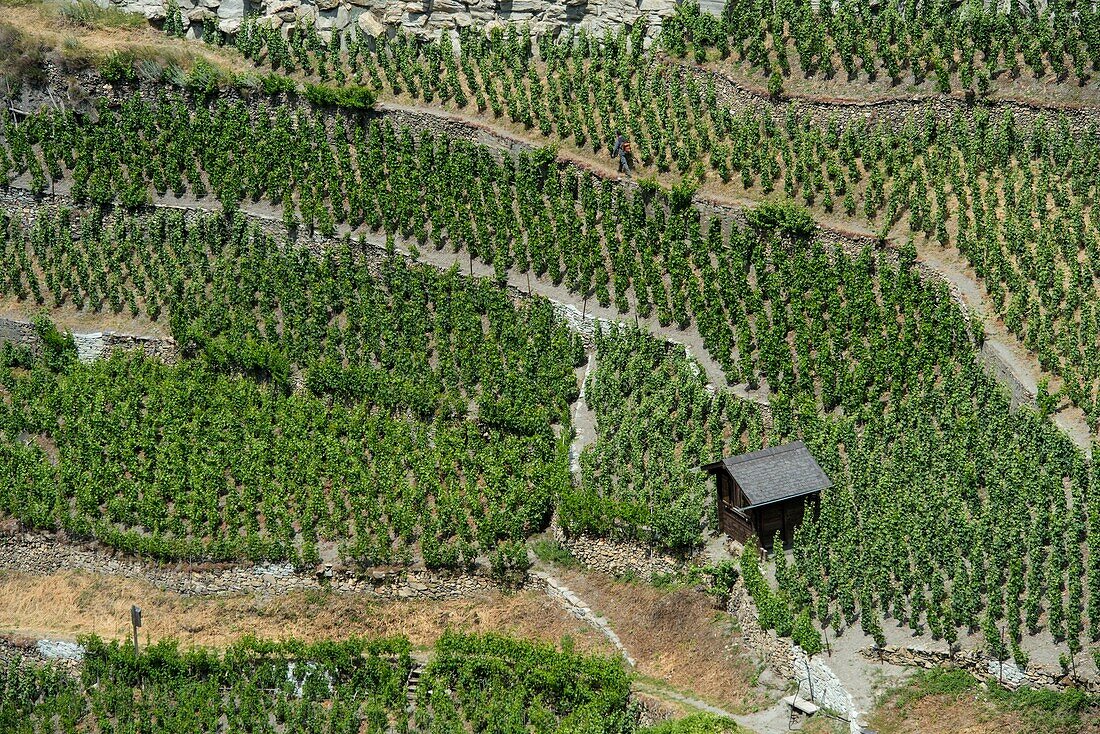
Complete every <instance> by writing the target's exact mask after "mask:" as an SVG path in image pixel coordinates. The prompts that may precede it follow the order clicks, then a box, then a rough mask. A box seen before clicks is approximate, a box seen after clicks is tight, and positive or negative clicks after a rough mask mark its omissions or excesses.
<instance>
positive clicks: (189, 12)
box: [96, 0, 722, 43]
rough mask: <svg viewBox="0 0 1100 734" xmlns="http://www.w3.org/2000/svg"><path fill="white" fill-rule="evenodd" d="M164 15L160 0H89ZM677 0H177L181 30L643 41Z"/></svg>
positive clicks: (706, 0)
mask: <svg viewBox="0 0 1100 734" xmlns="http://www.w3.org/2000/svg"><path fill="white" fill-rule="evenodd" d="M96 1H97V2H98V3H99V4H101V5H104V6H107V5H113V6H115V7H119V8H122V9H124V10H128V11H131V12H136V13H141V14H142V15H144V16H145V17H146V18H149V19H151V20H163V19H164V18H165V16H166V12H167V8H168V3H167V2H164V0H96ZM678 3H679V0H412V1H411V2H393V0H179V7H180V12H181V17H182V21H183V27H184V29H185V30H186V32H187V35H188V36H189V37H192V38H201V37H202V35H203V32H204V30H205V28H207V27H211V26H214V27H216V28H217V29H218V30H219V31H221V32H222V33H228V34H233V33H236V32H237V31H238V30H239V29H240V27H241V23H242V22H243V20H244V18H245V17H246V16H247V17H260V18H263V19H265V22H267V23H269V24H271V25H272V26H274V27H275V28H279V29H283V30H289V29H291V28H295V27H300V26H303V25H313V26H314V27H316V28H317V30H318V31H319V32H321V33H322V34H328V33H331V32H332V31H337V30H339V31H344V30H349V29H351V28H352V27H355V28H357V29H358V30H360V31H362V32H365V33H368V34H370V35H372V36H377V35H380V34H382V33H390V34H393V33H397V32H406V33H412V34H415V35H418V36H424V37H429V38H439V37H440V36H442V35H443V34H444V33H448V34H452V35H454V36H455V37H457V34H458V31H460V30H461V29H463V28H469V27H475V28H485V29H491V28H494V27H501V26H505V25H526V26H528V27H530V28H531V30H533V31H535V32H538V33H543V32H551V33H554V32H557V31H560V30H561V29H563V28H568V27H574V28H584V29H586V30H589V31H593V32H596V33H602V32H603V31H605V30H612V31H617V30H619V29H620V28H622V27H624V26H625V27H627V28H631V27H633V26H634V25H635V24H637V23H639V22H643V23H645V24H646V28H647V30H646V39H647V43H648V42H650V41H652V39H654V38H656V36H657V34H658V33H659V32H660V28H661V23H662V21H663V20H664V19H665V18H667V17H668V16H670V15H672V14H673V13H674V12H675V11H676V6H677V4H678ZM701 5H702V6H703V8H704V9H706V10H709V11H710V12H712V13H720V12H721V10H722V2H720V1H719V0H703V2H702V3H701Z"/></svg>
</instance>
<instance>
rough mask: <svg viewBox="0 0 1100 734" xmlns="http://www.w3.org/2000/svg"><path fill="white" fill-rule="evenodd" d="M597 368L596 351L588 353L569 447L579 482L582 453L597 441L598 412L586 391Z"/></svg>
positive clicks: (575, 477) (570, 461)
mask: <svg viewBox="0 0 1100 734" xmlns="http://www.w3.org/2000/svg"><path fill="white" fill-rule="evenodd" d="M595 368H596V353H595V352H594V351H590V352H589V353H588V361H587V362H586V363H585V365H584V374H583V375H582V376H581V393H580V397H578V398H577V402H576V403H574V404H573V432H574V434H575V435H574V437H573V443H572V444H571V445H570V447H569V469H570V471H572V472H573V479H574V481H576V482H577V483H580V481H581V454H582V453H584V449H585V447H586V446H589V445H590V444H592V443H594V442H595V441H596V436H597V433H596V412H595V411H594V410H592V408H591V407H590V406H589V405H588V401H587V400H585V397H584V396H585V392H586V391H587V390H588V377H589V374H590V373H591V372H592V371H593V370H595Z"/></svg>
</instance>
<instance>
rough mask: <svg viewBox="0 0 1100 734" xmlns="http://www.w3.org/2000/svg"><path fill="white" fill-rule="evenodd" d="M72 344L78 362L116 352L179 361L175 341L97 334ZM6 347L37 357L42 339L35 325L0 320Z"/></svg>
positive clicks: (78, 337) (76, 336)
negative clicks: (23, 349) (20, 348)
mask: <svg viewBox="0 0 1100 734" xmlns="http://www.w3.org/2000/svg"><path fill="white" fill-rule="evenodd" d="M73 341H74V342H75V343H76V354H77V357H78V358H79V359H80V361H81V362H92V361H94V360H97V359H103V358H105V357H109V356H110V355H111V354H112V353H113V352H115V351H118V350H127V351H130V350H139V351H141V352H142V353H144V354H145V355H146V356H147V357H155V358H158V359H160V360H161V361H163V362H166V363H168V364H174V363H175V362H176V361H177V360H178V359H179V347H178V345H177V344H176V342H175V340H174V339H167V338H165V339H161V338H158V337H151V336H137V335H134V334H119V333H117V332H114V331H97V332H92V333H74V334H73ZM5 343H11V344H17V345H20V346H25V347H29V348H30V350H31V352H32V353H33V354H39V353H40V352H41V350H42V339H41V337H39V336H38V334H37V333H36V332H35V329H34V325H33V324H32V323H31V322H29V321H23V320H21V319H12V318H2V317H0V344H5Z"/></svg>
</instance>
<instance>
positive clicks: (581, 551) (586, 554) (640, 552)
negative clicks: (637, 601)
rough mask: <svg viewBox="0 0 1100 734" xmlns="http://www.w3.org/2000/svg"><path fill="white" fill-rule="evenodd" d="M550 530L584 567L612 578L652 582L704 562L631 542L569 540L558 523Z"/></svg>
mask: <svg viewBox="0 0 1100 734" xmlns="http://www.w3.org/2000/svg"><path fill="white" fill-rule="evenodd" d="M550 530H551V533H552V534H553V536H554V540H556V541H557V542H558V543H559V544H560V545H561V546H562V547H564V548H566V549H568V550H569V552H570V553H571V554H572V555H573V557H574V558H576V559H577V560H578V561H580V562H581V563H582V564H583V565H584V566H586V567H587V568H591V569H593V570H595V571H600V572H602V573H606V574H608V575H610V576H620V575H623V574H633V575H636V576H640V577H641V578H643V579H649V578H652V577H653V576H654V575H674V574H678V573H680V572H681V571H683V570H684V569H685V568H686V567H687V566H688V565H689V564H690V563H691V562H692V561H693V560H701V559H680V558H676V557H675V556H671V555H668V554H667V553H661V552H660V551H658V550H656V549H654V548H651V547H649V546H647V545H644V544H642V543H635V542H632V541H627V540H613V539H611V538H600V537H596V536H591V535H577V536H568V535H566V534H565V531H564V530H562V528H561V526H559V525H558V524H557V523H554V524H553V525H552V526H551V528H550Z"/></svg>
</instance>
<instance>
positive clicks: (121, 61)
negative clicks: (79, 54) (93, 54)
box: [99, 51, 137, 84]
mask: <svg viewBox="0 0 1100 734" xmlns="http://www.w3.org/2000/svg"><path fill="white" fill-rule="evenodd" d="M99 73H100V74H102V75H103V78H104V79H106V80H107V82H109V83H110V84H120V83H122V82H132V81H134V80H135V79H137V72H136V71H134V57H133V56H132V55H131V54H129V53H124V52H122V51H112V52H111V53H110V54H108V55H107V58H105V59H103V61H102V62H101V63H100V65H99Z"/></svg>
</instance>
